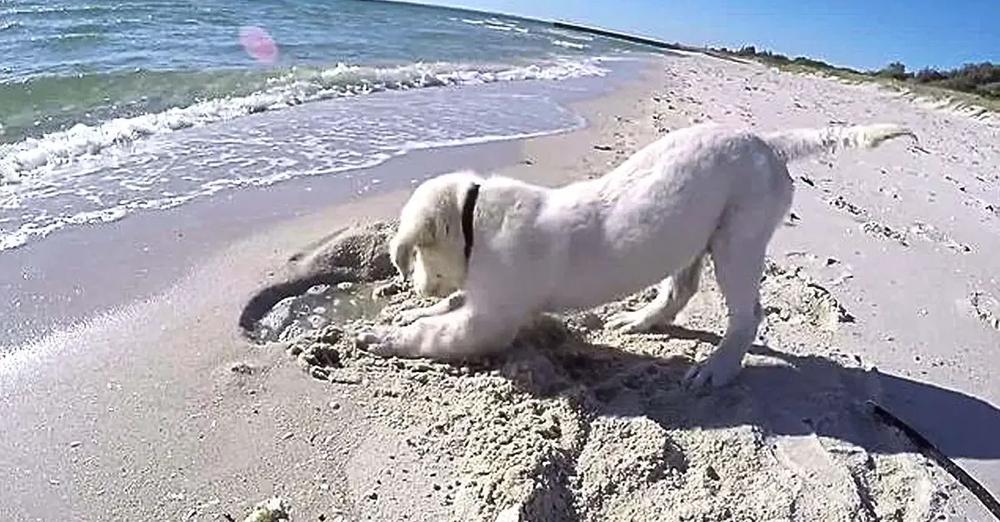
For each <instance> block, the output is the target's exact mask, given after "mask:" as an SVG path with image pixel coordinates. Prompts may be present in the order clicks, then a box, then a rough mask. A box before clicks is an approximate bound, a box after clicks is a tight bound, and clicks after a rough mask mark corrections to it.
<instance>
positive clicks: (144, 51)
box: [0, 0, 648, 251]
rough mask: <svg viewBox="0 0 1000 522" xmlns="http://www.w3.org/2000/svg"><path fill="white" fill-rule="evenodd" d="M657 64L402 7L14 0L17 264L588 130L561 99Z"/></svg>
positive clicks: (8, 29) (0, 62)
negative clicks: (412, 162) (397, 165)
mask: <svg viewBox="0 0 1000 522" xmlns="http://www.w3.org/2000/svg"><path fill="white" fill-rule="evenodd" d="M646 52H648V49H646V48H643V47H639V46H635V45H633V44H629V43H625V42H620V41H617V40H613V39H608V38H604V37H600V36H595V35H590V34H585V33H582V32H580V33H578V32H574V31H570V30H566V29H557V28H554V27H552V26H551V25H549V24H547V23H543V22H535V21H530V20H524V19H519V18H510V17H504V16H499V15H496V16H494V15H484V14H481V13H476V12H470V11H464V10H455V9H447V8H435V7H425V6H415V5H408V4H400V3H389V2H374V1H363V0H323V1H320V0H299V1H285V0H225V1H223V0H203V1H199V2H167V1H138V0H132V1H128V0H126V1H121V0H56V1H44V0H36V1H29V0H0V251H3V250H8V249H13V248H17V247H19V246H22V245H25V244H27V243H29V242H31V241H38V240H42V239H43V238H45V237H46V236H48V235H49V234H51V233H53V232H56V231H59V230H63V229H67V228H71V227H77V226H87V225H93V224H99V223H104V222H111V221H116V220H119V219H122V218H124V217H126V216H128V215H131V214H133V213H136V212H148V211H156V210H160V209H167V208H173V207H176V206H179V205H183V204H186V203H188V202H190V201H194V200H196V199H199V198H205V197H211V196H213V195H216V194H220V193H224V192H226V191H232V190H239V189H240V188H243V187H260V186H267V185H271V184H274V183H279V182H282V181H285V180H289V179H293V178H297V177H302V176H316V175H336V174H338V173H342V172H346V171H352V170H357V169H362V168H365V167H370V166H372V165H377V164H379V163H381V162H384V161H387V160H388V159H390V158H392V157H395V156H398V155H400V154H405V153H406V152H408V151H411V150H416V149H427V148H434V147H443V146H450V145H459V144H467V143H478V142H485V141H491V140H505V139H512V138H517V137H523V136H533V135H540V134H546V133H553V132H560V131H564V130H567V129H571V128H574V127H578V126H580V125H581V124H582V122H581V120H580V118H579V117H578V116H576V115H575V114H573V113H572V112H570V111H568V110H566V109H565V108H564V107H563V106H562V105H561V104H560V103H558V102H557V101H556V100H555V99H554V96H553V94H552V91H553V89H555V90H558V84H560V83H564V82H567V81H571V80H573V79H580V78H602V77H605V76H606V75H608V74H610V73H611V72H612V71H613V70H614V69H615V67H616V64H617V63H622V62H627V61H629V60H634V59H638V57H639V56H641V55H642V54H643V53H646ZM497 84H504V85H507V84H509V85H512V86H514V85H517V86H519V87H516V88H511V89H497V88H496V87H495V86H496V85H497ZM528 86H530V88H528ZM386 93H393V94H392V95H385V94H386Z"/></svg>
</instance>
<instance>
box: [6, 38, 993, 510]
mask: <svg viewBox="0 0 1000 522" xmlns="http://www.w3.org/2000/svg"><path fill="white" fill-rule="evenodd" d="M575 109H576V110H578V111H580V112H581V113H582V114H584V115H585V116H587V117H588V118H589V120H590V121H591V126H590V127H588V128H587V129H584V130H581V131H578V132H574V133H569V134H564V135H558V136H550V137H544V138H537V139H532V140H526V141H524V142H522V143H521V145H520V154H519V155H520V158H517V159H516V161H515V162H512V164H511V166H509V167H508V168H505V169H502V171H503V173H505V174H508V175H514V176H518V177H522V178H525V179H531V180H534V181H537V182H540V183H543V184H549V185H554V184H560V183H565V182H567V181H569V180H573V179H580V178H585V177H592V176H598V175H601V174H602V173H604V172H605V171H606V170H607V169H608V168H609V167H611V166H613V165H616V164H617V163H619V162H620V161H621V160H623V159H624V158H625V157H627V156H628V154H630V153H631V152H633V151H634V150H636V149H637V148H638V147H640V146H641V145H643V144H645V143H647V142H649V141H651V140H652V139H655V137H656V136H657V135H659V134H662V133H666V132H669V131H670V130H672V129H677V128H680V127H683V126H686V125H689V124H691V123H694V122H697V121H706V120H714V121H722V122H730V123H741V124H746V125H752V126H754V127H758V128H761V129H777V128H783V127H789V126H801V125H825V124H829V123H831V122H850V123H866V122H874V121H896V122H900V123H905V124H907V125H910V126H912V127H913V129H914V130H915V131H916V133H917V134H918V135H919V136H920V143H919V144H918V145H913V144H907V143H905V142H899V143H889V144H886V145H885V146H883V147H882V148H880V149H878V150H875V151H857V152H849V153H844V154H842V155H840V156H838V157H836V158H825V157H820V158H817V159H815V160H812V161H808V162H803V163H801V164H796V165H793V166H792V172H793V175H794V176H795V177H796V180H797V194H796V200H795V204H794V209H793V215H792V216H790V218H789V220H788V222H787V223H786V226H785V227H783V228H782V229H781V230H779V232H778V233H777V235H776V238H775V241H774V243H773V245H772V248H771V251H770V255H769V263H768V270H767V273H766V277H765V280H764V282H763V288H764V297H763V305H764V307H765V311H766V319H765V321H764V323H763V324H762V326H761V329H760V332H759V335H758V338H757V339H756V341H755V346H754V349H753V353H752V355H750V356H749V357H748V359H747V368H746V369H745V371H744V373H743V374H742V375H741V376H740V378H739V379H737V381H736V382H735V383H734V384H733V385H731V386H729V387H726V388H724V389H720V390H716V391H713V392H711V393H705V394H694V393H691V392H688V391H686V390H683V389H682V388H681V387H680V376H681V375H683V373H684V371H685V370H686V369H687V367H689V365H690V364H691V362H692V361H693V360H697V359H700V358H702V357H704V356H705V355H706V354H707V353H709V351H710V350H711V349H712V346H713V345H714V343H716V342H717V340H718V335H720V334H721V329H722V325H723V322H722V318H723V307H722V303H721V300H720V297H719V295H718V292H717V291H716V290H715V288H714V279H713V278H712V276H711V269H710V266H709V270H708V271H707V273H706V277H705V281H704V283H703V287H702V292H700V293H699V295H698V296H696V298H695V300H694V302H693V303H692V304H691V306H690V307H689V309H688V310H686V311H685V313H684V314H682V316H681V317H680V318H679V320H678V321H677V326H675V327H670V328H666V329H664V330H663V331H660V332H655V333H651V334H637V335H625V334H620V333H618V332H615V331H611V330H609V329H606V328H604V322H605V320H606V319H607V318H608V317H609V316H610V315H611V314H613V313H614V312H616V311H619V310H622V309H632V308H635V307H637V306H640V305H641V303H642V302H644V301H646V300H649V299H651V298H652V296H653V295H652V293H651V291H646V292H641V293H639V294H637V295H634V296H628V297H624V298H623V299H621V300H620V301H616V302H613V303H609V304H607V305H606V306H602V307H599V308H596V309H593V310H585V311H577V312H573V313H568V314H564V315H561V316H551V317H548V316H547V317H542V318H539V321H538V322H537V324H535V325H533V326H532V327H530V328H526V329H525V330H524V331H523V332H522V333H521V335H519V337H518V340H517V341H516V342H515V345H514V346H513V347H512V349H511V352H510V353H509V354H507V355H505V356H502V357H492V358H489V359H484V360H479V361H472V362H468V363H466V364H455V365H449V364H442V363H435V362H431V361H425V360H397V359H380V358H375V357H372V356H370V355H368V354H367V353H365V352H364V351H363V350H359V349H358V348H356V347H355V346H354V344H353V341H352V333H354V332H356V331H359V330H360V329H362V328H364V327H365V326H367V325H369V324H371V323H372V322H375V321H382V322H391V321H392V320H393V318H394V312H395V311H398V310H399V309H401V308H404V307H408V306H413V305H414V304H416V302H417V301H416V300H415V298H414V297H413V296H412V294H411V293H410V292H409V290H408V289H406V288H405V287H400V288H395V289H394V290H396V291H395V292H392V291H390V292H385V293H388V294H391V295H385V296H384V297H379V298H378V299H371V298H370V295H371V292H372V291H373V290H374V289H375V288H377V287H381V286H382V285H384V284H386V283H387V282H388V280H387V279H386V278H387V277H389V276H391V273H387V268H386V262H385V259H384V252H382V250H381V249H380V248H378V245H379V243H380V242H381V241H384V238H385V235H386V233H387V232H388V231H391V219H392V217H393V215H394V214H395V212H396V211H397V210H398V208H399V205H401V203H402V201H403V200H404V199H405V197H406V192H405V191H398V192H389V193H385V194H383V195H380V196H374V197H370V198H366V199H363V200H359V201H357V202H353V203H347V204H341V205H337V206H336V207H332V208H330V209H327V210H324V211H322V212H317V213H313V214H310V215H306V216H303V217H300V218H296V219H293V220H288V221H286V222H284V223H281V224H279V225H277V226H274V227H272V228H270V229H268V230H265V231H262V232H259V233H255V234H254V235H253V236H252V237H250V238H248V239H247V240H245V241H241V242H239V243H237V244H234V245H232V246H230V247H228V248H226V249H224V250H223V251H221V252H219V253H217V254H215V255H212V256H209V257H206V258H204V260H203V261H202V262H200V263H199V265H198V267H197V268H196V269H195V270H194V271H193V272H192V273H191V274H190V275H188V276H186V277H185V278H184V279H183V280H182V281H180V282H179V283H178V284H177V285H175V286H173V287H172V288H170V289H169V290H166V291H164V292H162V293H160V294H158V295H155V296H153V297H151V298H149V299H145V300H143V301H142V302H137V303H133V304H131V305H129V306H127V307H124V308H122V309H119V310H115V311H111V312H109V313H107V314H104V315H103V316H101V317H98V318H96V319H93V320H90V321H88V322H86V323H82V324H80V325H78V326H76V327H73V328H71V329H70V330H69V331H67V332H65V333H62V334H57V335H56V336H53V337H49V338H47V339H46V340H43V341H40V342H38V343H37V344H36V346H35V347H34V349H33V351H32V352H31V362H30V363H24V364H23V365H22V367H21V368H19V369H18V371H17V372H13V371H10V370H9V369H5V367H3V366H0V378H2V380H0V415H2V416H3V417H4V418H5V419H8V420H7V421H6V422H7V424H6V425H5V428H6V432H7V433H5V437H3V438H2V440H0V486H2V488H3V490H4V491H5V494H4V498H5V503H4V505H3V506H2V507H0V513H3V515H4V516H5V517H6V518H10V519H60V518H61V519H115V520H117V519H152V518H157V517H159V518H164V519H170V520H226V519H227V518H232V519H237V520H239V519H242V518H243V517H246V516H248V515H250V514H251V513H252V512H253V511H254V506H256V505H258V503H260V502H264V501H267V500H268V499H270V498H272V497H277V498H281V499H284V501H285V502H286V503H287V506H288V511H289V514H290V515H291V517H292V519H293V520H507V521H510V520H725V519H732V520H931V519H937V518H938V517H943V518H945V519H956V520H962V519H972V520H983V519H986V517H988V516H989V515H988V514H986V512H985V511H984V510H983V508H982V507H981V506H979V504H977V502H976V500H975V499H974V498H972V497H971V495H970V494H969V493H968V492H967V491H966V490H964V489H963V488H961V487H960V486H958V485H957V483H956V482H955V480H954V479H952V478H951V477H950V476H949V475H948V474H946V473H945V472H944V471H942V469H941V468H940V467H939V466H937V465H936V464H935V463H933V462H931V461H930V460H928V459H927V458H925V457H924V456H922V455H921V454H920V453H919V452H918V451H917V448H916V447H915V446H914V445H913V444H912V443H911V442H910V441H909V440H908V439H907V438H905V437H904V436H902V435H901V434H900V433H899V432H897V431H896V430H894V429H892V428H889V427H887V426H885V425H884V424H881V423H880V422H878V421H877V420H876V419H875V417H874V416H872V415H871V413H870V411H868V409H867V408H866V406H865V401H867V400H876V401H878V402H879V403H880V404H883V405H885V407H886V408H888V409H889V410H890V411H893V412H894V413H896V414H897V415H899V416H900V417H902V418H904V419H905V420H906V421H907V422H908V423H910V424H912V425H913V426H914V427H916V428H917V429H918V430H919V431H920V432H921V433H923V434H924V435H925V436H926V437H927V438H928V439H930V440H931V441H932V442H933V443H935V444H937V445H938V446H939V447H940V448H941V450H942V451H943V452H944V453H945V454H947V455H948V456H949V457H951V458H953V459H955V460H956V461H957V462H958V463H959V464H960V465H962V466H963V467H965V468H966V469H968V470H969V471H970V473H972V474H973V475H974V476H976V477H977V478H978V479H979V480H980V481H982V482H983V484H984V485H985V486H986V487H987V489H990V490H992V491H994V492H997V491H1000V463H998V457H1000V443H997V442H996V441H995V438H996V437H995V434H996V433H1000V411H998V410H997V407H996V406H995V405H996V404H998V403H1000V376H997V373H996V372H995V371H994V369H995V367H996V365H995V363H993V362H992V361H994V360H995V359H996V349H997V346H998V344H1000V331H998V330H997V322H996V318H997V317H1000V309H998V308H997V299H1000V285H998V283H997V281H996V280H995V279H994V278H995V276H994V271H995V262H994V260H993V259H992V255H991V253H992V252H995V251H997V247H1000V245H998V244H997V243H998V242H1000V238H998V236H997V235H996V227H997V225H998V220H1000V214H998V213H997V211H996V210H995V208H996V207H1000V200H997V196H996V194H997V184H998V183H1000V173H998V172H997V171H996V170H995V169H996V167H995V165H997V164H1000V161H998V160H1000V145H998V143H1000V140H998V139H997V138H998V134H1000V130H998V128H997V127H994V126H992V125H993V124H992V123H991V122H990V121H984V120H982V119H972V118H967V117H965V116H963V115H958V114H953V113H950V112H947V111H945V110H938V109H934V108H928V107H927V106H926V104H918V103H914V102H913V101H911V100H908V99H905V98H900V97H899V96H897V95H894V94H891V93H887V92H883V91H880V90H878V89H876V88H874V87H872V86H865V85H862V86H851V85H844V84H841V83H837V82H835V81H833V80H828V79H820V78H813V77H803V76H793V75H789V74H786V73H780V72H778V71H775V70H771V69H768V68H765V67H762V66H759V65H752V64H741V63H737V62H730V61H724V60H719V59H714V58H708V57H703V56H699V55H690V56H669V57H665V58H663V59H662V61H661V62H659V63H658V64H657V67H656V69H655V70H652V71H650V72H649V73H648V74H647V77H646V78H644V79H643V80H642V81H640V82H637V83H636V84H634V85H632V86H630V87H627V88H623V89H621V90H619V91H618V92H616V93H615V94H613V95H611V96H608V97H605V98H602V99H598V100H592V101H588V102H583V103H581V104H578V105H577V106H576V107H575ZM357 222H383V223H386V225H382V227H383V228H380V229H379V228H376V229H374V230H375V232H374V233H373V232H372V230H373V229H370V228H364V227H361V228H346V227H350V226H351V225H353V224H354V223H357ZM338 230H340V231H341V232H340V233H339V235H338V234H334V235H333V236H330V234H331V233H333V232H337V231H338ZM345 237H354V238H355V239H353V240H350V241H347V242H344V238H345ZM345 282H348V283H350V284H347V285H345V284H342V283H345ZM338 284H339V285H340V286H337V285H338ZM321 285H326V287H323V286H321ZM268 289H277V290H268ZM310 289H312V291H311V292H310ZM260 296H264V297H260ZM286 297H287V298H291V299H290V300H285V301H284V303H285V304H284V305H283V306H279V307H278V309H277V310H274V309H273V305H279V304H280V303H281V302H282V300H283V299H284V298H286ZM326 297H330V299H329V301H330V302H329V304H326V305H323V304H321V303H320V302H319V300H321V299H323V298H326ZM352 298H354V299H355V303H353V304H352V303H351V302H350V300H351V299H352ZM334 299H339V300H340V301H339V304H335V303H334V302H333V300H334ZM248 303H249V305H248ZM303 303H305V306H299V305H300V304H303ZM319 306H323V307H324V308H325V309H324V310H321V311H316V310H315V308H317V307H319ZM282 310H285V311H287V312H294V314H298V315H300V316H301V317H298V316H297V319H296V320H294V321H292V320H287V318H283V316H282V314H283V313H285V312H283V311H282ZM336 313H339V314H341V315H340V316H339V317H338V316H336V315H335V314H336ZM262 319H263V320H264V322H265V326H266V327H267V328H268V329H269V331H268V332H267V334H266V335H264V336H263V337H267V338H270V337H268V336H274V337H275V338H279V339H281V340H280V341H274V342H266V341H261V340H254V339H250V338H248V337H247V335H246V332H247V330H248V329H249V330H254V328H257V327H258V326H260V324H261V320H262ZM293 325H294V326H293ZM290 326H291V328H289V327H290ZM282 332H285V333H284V335H283V334H282ZM321 517H322V518H321Z"/></svg>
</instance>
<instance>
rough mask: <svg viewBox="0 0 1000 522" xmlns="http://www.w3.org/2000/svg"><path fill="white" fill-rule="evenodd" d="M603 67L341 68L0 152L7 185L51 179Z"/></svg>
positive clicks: (299, 73)
mask: <svg viewBox="0 0 1000 522" xmlns="http://www.w3.org/2000/svg"><path fill="white" fill-rule="evenodd" d="M600 61H601V60H600V59H598V58H590V59H585V60H565V59H564V60H557V61H553V62H552V63H548V64H545V65H529V66H520V67H507V68H500V67H496V68H483V67H479V68H477V67H472V66H461V65H454V64H448V63H434V64H425V63H417V64H411V65H405V66H399V67H391V68H374V67H365V66H354V65H344V64H339V65H337V66H335V67H332V68H329V69H324V70H319V71H303V70H293V71H292V72H290V73H289V74H287V75H285V76H283V77H280V78H275V79H273V80H272V81H270V83H269V86H268V87H267V88H266V89H265V90H262V91H260V92H257V93H254V94H251V95H248V96H234V97H228V98H222V99H215V100H208V101H203V102H200V103H195V104H193V105H190V106H187V107H177V108H172V109H169V110H166V111H163V112H157V113H152V114H143V115H140V116H134V117H127V118H116V119H113V120H110V121H106V122H103V123H100V124H96V125H83V124H78V125H76V126H74V127H72V128H70V129H67V130H64V131H59V132H53V133H50V134H46V135H44V136H41V137H39V138H28V139H25V140H22V141H19V142H16V143H11V144H5V145H0V185H3V184H10V183H17V182H19V181H21V180H23V179H25V178H30V177H37V176H40V175H44V174H45V173H46V172H48V171H51V170H52V169H54V168H57V167H59V166H62V165H66V164H68V163H71V162H74V161H76V160H79V159H81V158H83V157H90V156H94V155H97V154H100V153H103V152H106V151H108V150H109V149H122V148H127V147H128V146H129V145H130V144H132V143H133V142H135V141H136V140H139V139H142V138H144V137H147V136H152V135H155V134H160V133H164V132H170V131H174V130H178V129H184V128H187V127H194V126H200V125H205V124H208V123H212V122H217V121H223V120H229V119H233V118H237V117H240V116H245V115H247V114H253V113H257V112H263V111H268V110H274V109H281V108H285V107H290V106H294V105H299V104H301V103H305V102H309V101H315V100H322V99H328V98H333V97H338V96H347V95H354V94H363V93H368V92H374V91H381V90H386V89H411V88H420V87H431V86H443V85H460V84H482V83H492V82H500V81H518V80H531V79H547V80H560V79H567V78H573V77H581V76H600V75H604V74H605V73H606V72H607V70H606V69H604V68H603V67H601V66H600Z"/></svg>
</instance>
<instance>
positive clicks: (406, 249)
mask: <svg viewBox="0 0 1000 522" xmlns="http://www.w3.org/2000/svg"><path fill="white" fill-rule="evenodd" d="M436 237H437V223H436V222H435V221H434V219H433V218H431V217H420V218H417V219H413V220H404V221H402V222H400V224H399V229H398V230H397V231H396V235H395V236H393V238H392V240H391V241H389V259H390V260H392V264H393V265H394V266H395V267H396V270H399V274H400V275H401V276H403V278H404V279H405V278H407V277H409V275H410V271H411V270H412V267H413V256H414V254H415V252H414V250H415V249H416V248H417V247H418V246H420V245H430V244H432V243H434V241H435V239H436Z"/></svg>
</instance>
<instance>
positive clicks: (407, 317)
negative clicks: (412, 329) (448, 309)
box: [392, 308, 427, 325]
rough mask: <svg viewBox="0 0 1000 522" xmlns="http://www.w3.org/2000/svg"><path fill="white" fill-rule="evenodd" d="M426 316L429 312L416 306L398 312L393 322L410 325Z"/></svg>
mask: <svg viewBox="0 0 1000 522" xmlns="http://www.w3.org/2000/svg"><path fill="white" fill-rule="evenodd" d="M424 317H427V312H426V311H425V310H424V309H423V308H415V309H412V310H403V311H402V312H399V313H398V314H396V317H395V318H394V319H393V321H392V322H393V323H396V324H398V325H408V324H412V323H415V322H417V320H418V319H423V318H424Z"/></svg>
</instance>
